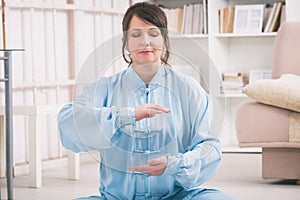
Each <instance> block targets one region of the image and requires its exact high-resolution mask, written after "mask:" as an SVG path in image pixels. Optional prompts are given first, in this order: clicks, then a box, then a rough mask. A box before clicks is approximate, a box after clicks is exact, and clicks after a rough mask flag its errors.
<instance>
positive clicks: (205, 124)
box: [58, 2, 233, 200]
mask: <svg viewBox="0 0 300 200" xmlns="http://www.w3.org/2000/svg"><path fill="white" fill-rule="evenodd" d="M166 28H167V20H166V16H165V14H164V12H163V11H162V10H161V9H160V8H159V7H157V6H156V5H153V4H149V3H146V2H143V3H137V4H135V5H133V6H131V7H130V8H129V9H128V10H127V12H126V14H125V16H124V18H123V40H122V42H123V57H124V59H125V61H126V62H128V63H129V67H128V68H127V69H126V70H124V71H122V72H120V73H118V74H116V75H113V76H111V77H108V78H101V79H100V80H99V81H98V82H97V83H95V84H93V85H91V86H89V87H86V88H85V90H84V92H83V93H82V94H81V95H80V96H79V97H77V98H76V99H75V100H74V101H73V102H72V103H70V104H67V105H65V106H64V107H63V109H62V110H61V112H60V113H59V117H58V124H59V130H60V136H61V141H62V143H63V145H64V146H65V147H66V148H68V149H71V150H73V151H75V152H81V151H91V150H100V157H101V163H100V176H101V179H100V180H101V181H100V194H101V196H99V197H96V196H93V197H87V198H81V199H112V200H115V199H143V200H144V199H172V200H174V199H178V200H181V199H220V200H221V199H222V200H227V199H228V200H229V199H233V198H231V197H229V196H228V195H226V194H224V193H222V192H220V191H217V190H214V189H205V188H201V187H200V185H201V184H202V183H204V182H205V181H206V180H208V179H209V178H210V177H212V176H213V175H214V174H215V173H216V171H217V169H218V166H219V164H220V161H221V152H220V148H219V141H218V139H216V138H213V137H212V136H210V135H211V134H210V133H209V124H210V123H209V121H210V107H209V96H208V95H207V93H206V92H205V91H204V90H203V89H202V88H201V87H200V85H199V84H198V83H197V82H196V81H195V80H193V79H192V78H190V77H188V76H184V75H181V74H178V73H176V72H174V71H173V70H172V69H171V68H170V67H168V58H169V54H170V52H169V39H168V31H167V29H166ZM127 53H129V55H127Z"/></svg>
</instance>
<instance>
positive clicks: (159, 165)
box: [128, 156, 168, 176]
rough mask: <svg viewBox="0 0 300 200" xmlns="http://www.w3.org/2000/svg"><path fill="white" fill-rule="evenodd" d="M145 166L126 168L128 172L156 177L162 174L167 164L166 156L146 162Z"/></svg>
mask: <svg viewBox="0 0 300 200" xmlns="http://www.w3.org/2000/svg"><path fill="white" fill-rule="evenodd" d="M147 163H148V164H147V165H141V166H131V167H128V170H130V171H138V172H141V173H144V174H149V175H152V176H158V175H161V174H162V173H164V171H165V169H166V167H167V163H168V158H167V156H162V157H159V158H155V159H150V160H148V162H147Z"/></svg>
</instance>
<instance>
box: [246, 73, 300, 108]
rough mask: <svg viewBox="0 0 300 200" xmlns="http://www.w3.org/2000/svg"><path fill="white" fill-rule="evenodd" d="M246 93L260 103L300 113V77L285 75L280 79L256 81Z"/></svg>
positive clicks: (248, 86)
mask: <svg viewBox="0 0 300 200" xmlns="http://www.w3.org/2000/svg"><path fill="white" fill-rule="evenodd" d="M244 92H245V94H247V95H248V96H249V97H251V98H253V99H254V100H256V101H258V102H261V103H264V104H268V105H272V106H278V107H281V108H285V109H289V110H293V111H297V112H300V76H297V75H294V74H284V75H282V76H281V77H280V78H279V79H268V80H260V81H256V82H254V83H251V84H249V85H247V86H246V87H245V88H244Z"/></svg>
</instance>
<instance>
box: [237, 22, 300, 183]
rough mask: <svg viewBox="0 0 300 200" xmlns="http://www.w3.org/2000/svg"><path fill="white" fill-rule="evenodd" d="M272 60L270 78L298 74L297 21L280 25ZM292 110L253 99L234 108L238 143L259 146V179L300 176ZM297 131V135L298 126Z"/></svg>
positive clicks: (299, 24) (299, 151) (298, 144)
mask: <svg viewBox="0 0 300 200" xmlns="http://www.w3.org/2000/svg"><path fill="white" fill-rule="evenodd" d="M273 61H274V62H273V69H272V78H273V79H277V78H279V77H280V76H281V75H282V74H295V75H299V76H300V22H285V23H284V24H282V25H281V27H280V29H279V31H278V33H277V36H276V39H275V51H274V60H273ZM295 87H300V85H295ZM292 113H293V115H295V113H296V115H299V116H300V113H299V112H298V113H297V112H295V111H291V110H288V109H284V108H279V107H276V106H271V105H267V104H262V103H258V102H255V101H253V102H247V103H244V104H241V105H240V106H239V107H238V109H237V113H236V132H237V137H238V140H239V145H240V147H262V165H263V166H262V176H263V178H270V179H271V178H274V179H298V180H299V179H300V142H294V141H292V140H291V138H290V134H289V129H290V119H289V118H290V115H291V114H292ZM299 119H300V117H299ZM298 125H300V124H298ZM297 130H298V133H299V134H300V127H299V126H298V127H297Z"/></svg>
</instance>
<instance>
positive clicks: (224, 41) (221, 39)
mask: <svg viewBox="0 0 300 200" xmlns="http://www.w3.org/2000/svg"><path fill="white" fill-rule="evenodd" d="M282 1H283V0H282ZM152 2H156V3H158V4H160V5H164V6H165V7H169V8H174V7H175V6H180V5H183V4H191V3H202V2H203V0H198V1H197V0H196V1H195V0H194V1H192V0H188V1H179V0H177V1H171V0H152ZM274 2H278V0H207V6H208V9H207V13H208V34H200V35H186V36H176V37H171V40H172V39H176V40H178V39H180V38H192V39H194V40H198V42H199V43H201V44H203V46H204V48H205V49H206V50H207V52H208V55H209V57H210V58H211V60H212V61H213V64H214V66H215V67H216V69H217V71H218V72H219V74H221V73H222V72H225V71H238V72H243V73H245V74H247V75H249V71H250V70H252V69H271V68H272V64H273V63H272V62H273V50H274V49H273V46H274V39H275V36H276V32H271V33H258V34H257V33H253V34H252V33H247V34H234V33H224V34H220V33H219V16H218V11H219V9H222V8H225V7H228V6H234V5H246V4H265V3H268V4H273V3H274ZM285 4H286V20H289V21H291V20H298V21H299V20H300V13H299V10H300V1H298V0H285ZM205 45H207V46H205ZM211 90H213V91H211ZM210 92H212V94H214V95H216V96H217V99H220V101H223V100H224V99H225V107H226V108H225V109H226V113H225V117H224V119H225V120H224V123H223V128H222V131H221V132H222V133H221V142H222V145H223V147H224V149H227V150H228V151H237V152H239V151H241V152H245V149H240V148H238V141H237V138H236V133H235V112H236V108H237V106H238V105H239V104H241V103H243V102H245V101H250V98H248V97H247V96H246V95H245V94H225V95H224V94H220V91H219V87H215V88H210ZM227 150H225V151H227ZM249 151H250V152H260V149H251V150H249Z"/></svg>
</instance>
